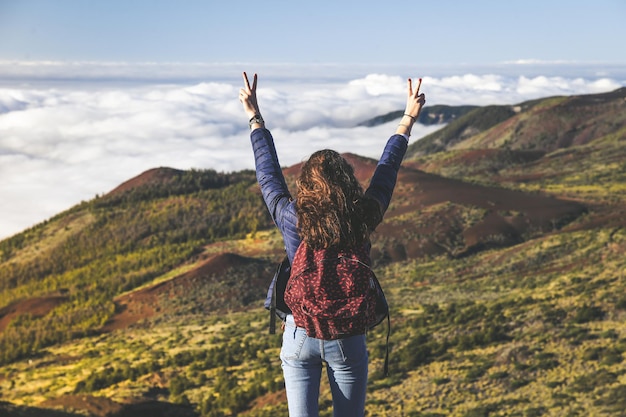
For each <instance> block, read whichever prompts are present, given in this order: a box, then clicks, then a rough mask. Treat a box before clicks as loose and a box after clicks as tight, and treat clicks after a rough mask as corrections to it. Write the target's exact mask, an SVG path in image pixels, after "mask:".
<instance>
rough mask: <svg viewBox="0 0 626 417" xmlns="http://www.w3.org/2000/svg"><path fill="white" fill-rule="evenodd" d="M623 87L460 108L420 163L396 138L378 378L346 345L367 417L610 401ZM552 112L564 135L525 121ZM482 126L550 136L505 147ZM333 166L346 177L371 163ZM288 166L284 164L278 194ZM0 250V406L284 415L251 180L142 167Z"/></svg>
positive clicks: (623, 369) (619, 352) (577, 409)
mask: <svg viewBox="0 0 626 417" xmlns="http://www.w3.org/2000/svg"><path fill="white" fill-rule="evenodd" d="M623 94H624V92H623V90H618V91H616V92H614V93H611V94H607V95H592V96H580V97H565V98H549V99H545V100H537V101H534V102H530V103H526V104H524V105H520V106H512V107H510V108H509V109H508V110H506V109H505V110H506V111H503V112H500V111H495V112H494V109H492V108H483V109H482V110H483V111H484V112H486V114H487V115H488V117H485V118H483V119H480V118H479V117H478V116H477V115H478V114H480V113H479V112H477V110H480V109H474V110H470V111H469V112H468V113H466V114H465V115H462V116H459V117H458V118H457V120H456V121H453V122H451V123H450V124H449V125H448V127H450V129H451V130H447V132H448V133H449V132H451V131H457V132H459V131H460V132H462V134H461V135H456V136H454V135H451V136H450V137H451V140H450V141H443V142H441V141H440V142H437V146H439V147H440V149H439V148H438V149H437V151H436V152H434V151H428V152H425V151H420V150H419V149H418V147H419V146H423V145H420V142H421V141H418V142H416V143H415V144H414V145H412V146H411V148H410V149H411V151H410V154H409V155H407V158H406V160H405V163H404V164H403V168H402V169H401V172H400V175H399V179H398V185H397V188H396V191H395V193H394V199H393V200H392V204H391V206H390V208H389V211H388V212H387V214H386V216H385V220H384V222H383V224H381V226H379V228H378V229H377V230H376V232H375V233H374V235H373V237H372V241H373V242H372V243H373V257H374V262H375V267H376V270H377V273H378V274H379V278H381V281H382V282H383V286H384V287H385V289H386V291H387V294H388V297H389V300H390V302H391V305H392V310H393V311H392V313H393V316H392V321H393V332H392V338H391V346H392V356H391V368H392V375H391V377H389V378H385V377H384V376H383V375H382V374H381V372H380V368H381V362H382V360H381V358H382V356H383V352H384V347H385V343H384V336H383V331H382V330H381V331H378V329H376V330H375V331H373V332H372V333H371V334H370V335H368V340H369V347H370V351H371V373H370V375H371V377H370V395H369V396H368V404H367V410H368V413H369V414H371V415H385V414H387V415H390V414H396V412H397V411H398V410H403V411H402V412H405V414H410V413H411V414H414V415H420V413H421V414H426V415H453V416H469V415H489V414H494V415H496V414H499V415H563V414H565V415H568V414H570V415H615V412H621V411H620V410H623V409H624V406H626V404H624V402H623V398H624V396H623V395H622V394H623V392H626V391H624V390H625V388H624V384H623V382H622V379H621V378H622V376H623V375H626V365H625V361H624V355H625V354H626V328H625V327H624V325H623V323H624V320H623V317H624V314H626V298H624V296H623V294H624V293H625V292H626V281H624V271H625V270H626V264H625V262H626V261H625V260H624V256H623V253H624V252H625V251H626V232H625V231H624V219H625V218H626V216H624V215H623V210H624V209H623V207H624V205H623V203H624V201H625V200H626V190H624V188H623V187H624V184H626V178H624V175H626V174H625V173H624V164H623V162H622V161H624V159H620V158H621V156H622V155H624V148H625V141H624V133H623V132H624V125H623V112H622V110H623V107H620V106H623V104H620V103H623ZM581 97H582V98H581ZM619 100H622V101H621V102H620V101H619ZM563 106H565V107H563ZM568 106H571V109H574V108H576V106H583V108H584V110H582V111H580V112H575V111H573V110H571V111H570V110H568V109H570V107H568ZM594 106H598V109H595V107H594ZM516 107H519V109H518V108H516ZM540 109H543V111H541V112H540V111H539V110H540ZM473 112H477V113H475V115H474V116H472V117H476V119H465V121H464V122H463V123H469V125H464V126H465V127H464V128H461V129H459V128H458V126H457V127H456V128H455V127H454V126H453V125H454V124H455V123H457V122H462V121H463V119H464V118H466V117H469V116H470V115H471V114H472V113H473ZM583 113H588V114H593V115H595V116H594V117H597V119H596V123H597V124H600V126H589V125H587V124H585V123H586V122H585V121H584V120H582V118H583ZM604 113H610V114H612V118H610V119H609V118H604V115H603V114H604ZM568 115H575V116H576V118H580V119H579V120H578V122H576V121H568V123H572V126H575V125H576V123H578V124H579V125H580V126H581V130H583V131H585V132H587V133H586V134H585V135H582V136H580V137H579V136H575V135H574V136H568V137H566V138H565V137H559V136H558V134H559V132H560V129H557V130H558V132H556V131H554V130H550V129H553V127H552V128H549V127H546V128H545V129H544V128H542V127H541V124H542V123H546V124H547V125H548V126H552V125H553V124H554V123H556V122H553V120H561V119H567V117H568ZM468 120H469V121H470V122H468ZM528 120H533V121H532V124H536V125H537V126H535V129H527V128H525V127H524V126H526V124H527V123H530V122H528ZM467 126H470V127H471V128H469V129H468V128H467ZM516 126H520V127H516ZM448 127H446V128H444V129H442V130H441V131H440V134H442V135H443V134H444V133H445V129H448ZM453 128H454V129H453ZM455 129H456V130H455ZM493 129H495V130H493ZM574 130H575V129H574ZM496 131H498V132H501V133H500V134H502V135H503V136H502V137H503V138H504V137H505V136H506V135H507V134H508V133H506V132H515V131H518V132H526V133H525V134H527V135H530V133H531V132H532V131H535V132H539V133H540V132H542V131H548V132H556V133H555V134H554V136H546V138H544V139H541V138H539V137H537V138H533V137H531V136H528V137H526V136H524V137H521V136H520V137H519V140H520V144H519V145H517V142H516V141H517V140H518V137H517V136H515V135H512V136H510V138H509V139H507V140H505V139H502V140H497V139H494V138H496V137H497V134H496V133H495V132H496ZM490 132H491V133H490ZM589 132H591V133H589ZM448 133H445V134H446V135H447V134H448ZM539 133H538V134H539ZM489 135H493V136H489ZM546 135H549V134H546ZM488 136H489V138H490V139H488V140H487V139H483V138H486V137H488ZM547 138H550V140H548V139H547ZM425 143H427V142H425ZM522 143H525V145H522ZM532 143H535V144H537V145H536V146H534V147H532V146H531V145H530V144H532ZM442 144H443V145H442ZM470 144H471V146H470ZM382 145H383V144H382V143H381V147H382ZM539 145H541V146H539ZM442 146H443V147H442ZM416 149H417V150H416ZM345 157H346V158H347V159H348V160H350V161H351V162H352V163H353V165H354V166H355V171H356V174H357V176H358V178H359V179H360V180H361V181H363V182H364V184H366V182H367V179H368V178H369V176H370V175H371V173H372V172H373V170H374V167H375V161H373V160H371V159H367V158H363V157H360V156H358V155H354V154H346V155H345ZM504 157H506V158H504ZM507 158H508V159H507ZM581 168H584V171H583V170H581ZM299 169H300V166H299V165H295V166H292V167H288V168H286V169H285V170H284V172H285V175H286V177H287V182H288V183H289V184H293V183H294V181H295V176H296V175H297V173H298V172H299ZM577 171H578V172H577ZM583 172H584V174H583ZM0 252H1V256H0V291H1V293H0V294H1V296H2V297H1V298H0V323H2V326H3V329H2V330H0V363H1V366H0V392H1V393H2V398H3V400H4V401H8V402H10V403H0V412H3V411H7V412H9V411H10V412H11V413H14V414H17V415H32V413H40V414H39V415H44V414H42V413H44V411H46V410H49V411H50V413H49V414H50V415H74V411H73V410H82V413H83V414H90V415H105V414H107V413H109V414H110V415H116V414H115V413H116V412H121V410H123V409H127V410H130V409H131V408H132V409H133V410H139V409H140V408H141V406H135V404H139V405H141V404H161V405H164V406H163V407H161V409H162V410H163V413H162V414H159V411H158V410H157V411H155V410H154V409H152V408H151V412H152V413H153V414H151V415H155V416H159V415H166V414H167V412H173V410H174V409H175V410H178V411H180V412H184V413H188V414H190V415H203V416H226V415H248V416H249V417H255V416H256V417H261V416H265V415H281V414H285V412H286V409H285V404H284V387H283V386H282V383H281V381H282V378H281V376H280V364H279V363H278V359H277V358H278V346H279V345H280V340H279V337H280V335H276V336H270V335H267V313H266V312H265V311H264V310H263V308H262V300H263V298H264V297H265V293H266V287H267V283H268V281H269V279H270V278H271V275H272V272H273V268H274V265H275V264H276V263H277V261H278V260H280V259H281V257H282V256H283V254H284V251H283V249H282V243H281V240H280V236H279V235H278V234H277V232H276V231H275V228H274V227H273V225H272V223H271V219H270V218H269V216H268V214H267V210H266V209H265V207H264V205H263V202H262V200H261V196H260V193H259V190H258V186H257V185H256V180H255V177H254V173H253V172H250V171H242V172H238V173H231V174H223V173H221V174H220V173H216V172H214V171H211V170H193V171H179V170H173V169H169V168H157V169H155V170H150V171H148V172H146V173H144V174H142V175H140V176H138V177H137V178H133V179H131V180H129V181H127V182H126V183H124V184H122V185H121V186H120V187H118V188H117V189H115V190H114V191H112V192H111V193H109V194H106V195H104V196H101V197H98V198H96V199H94V200H91V201H88V202H84V203H81V204H79V205H77V206H76V207H74V208H72V209H70V210H68V211H67V212H64V213H61V214H59V215H57V216H55V217H54V218H52V219H50V220H49V221H47V222H44V223H42V224H40V225H37V226H35V227H34V228H31V229H29V230H26V231H24V232H23V233H20V234H18V235H16V236H14V237H12V238H10V239H6V240H4V241H2V242H0ZM44 301H45V302H44ZM416 393H419V395H416ZM321 395H322V402H321V404H322V410H323V412H324V413H329V412H330V411H329V407H330V405H329V404H330V402H329V392H328V390H323V391H322V393H321ZM103 398H106V399H108V400H106V401H105V400H102V399H103ZM105 402H106V403H107V404H108V405H106V407H108V408H107V410H108V411H97V410H96V409H97V408H98V407H100V406H101V405H102V404H104V403H105ZM124 404H127V405H128V406H124ZM166 404H175V405H176V406H175V407H174V406H173V405H172V407H169V408H168V407H165V405H166ZM131 405H132V406H131ZM102 406H103V407H104V406H105V405H102ZM106 407H105V408H106ZM56 408H62V409H63V410H65V411H58V410H52V409H56ZM157 408H158V407H157ZM167 410H169V411H167ZM616 410H617V411H616ZM46 412H47V411H46ZM20 413H21V414H20ZM29 413H30V414H29ZM137 415H140V414H137Z"/></svg>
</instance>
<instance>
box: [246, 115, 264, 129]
mask: <svg viewBox="0 0 626 417" xmlns="http://www.w3.org/2000/svg"><path fill="white" fill-rule="evenodd" d="M255 123H260V124H263V123H265V120H263V118H262V117H261V115H260V114H255V115H254V116H253V117H252V119H250V121H249V122H248V126H250V129H252V125H253V124H255Z"/></svg>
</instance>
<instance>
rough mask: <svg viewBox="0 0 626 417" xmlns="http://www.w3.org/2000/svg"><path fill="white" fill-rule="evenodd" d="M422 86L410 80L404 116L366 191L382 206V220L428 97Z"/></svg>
mask: <svg viewBox="0 0 626 417" xmlns="http://www.w3.org/2000/svg"><path fill="white" fill-rule="evenodd" d="M421 84H422V79H421V78H420V79H419V81H418V84H417V87H416V88H415V89H414V88H413V82H412V81H411V79H410V78H409V80H408V86H407V100H406V107H405V110H404V115H403V116H402V120H401V121H400V124H399V125H398V128H397V129H396V134H395V135H393V136H391V138H389V140H388V141H387V144H386V145H385V149H384V150H383V153H382V156H381V157H380V160H379V161H378V165H377V166H376V171H374V175H373V176H372V179H371V181H370V185H369V187H368V188H367V190H366V191H365V194H366V195H367V196H368V197H371V198H374V199H375V200H377V201H378V203H379V204H380V211H381V220H382V215H384V213H385V211H387V208H388V207H389V203H390V202H391V196H392V195H393V189H394V188H395V186H396V180H397V178H398V172H399V170H400V164H401V163H402V159H403V158H404V154H405V153H406V150H407V147H408V139H409V136H410V135H411V128H412V127H413V124H414V123H415V122H416V121H417V118H418V117H419V115H420V112H421V111H422V107H423V106H424V103H425V102H426V96H424V94H420V92H419V89H420V86H421Z"/></svg>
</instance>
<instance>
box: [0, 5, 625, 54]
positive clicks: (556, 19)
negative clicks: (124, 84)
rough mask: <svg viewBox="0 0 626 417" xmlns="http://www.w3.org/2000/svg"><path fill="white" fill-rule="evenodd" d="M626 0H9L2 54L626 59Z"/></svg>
mask: <svg viewBox="0 0 626 417" xmlns="http://www.w3.org/2000/svg"><path fill="white" fill-rule="evenodd" d="M625 21H626V1H624V0H594V1H581V0H526V1H505V0H477V1H471V2H469V1H457V0H454V1H453V0H429V1H419V0H411V1H395V0H385V1H381V0H358V1H352V0H345V1H341V0H316V1H307V2H304V1H294V0H284V1H282V0H274V1H272V0H266V1H249V0H238V1H230V0H228V1H227V0H223V1H218V0H206V1H198V0H183V1H174V0H170V1H163V0H103V1H86V0H0V59H4V60H53V61H57V60H66V61H67V60H70V61H76V60H78V61H85V60H88V61H125V62H222V63H228V62H251V63H277V62H281V63H365V64H367V63H383V62H396V63H403V64H404V63H406V64H420V63H430V64H492V63H500V62H508V61H517V60H522V59H525V60H530V59H533V60H540V61H568V62H594V63H597V62H604V63H616V62H617V63H623V62H624V61H626V54H625V53H624V52H623V51H624V46H623V41H624V39H626V24H624V22H625Z"/></svg>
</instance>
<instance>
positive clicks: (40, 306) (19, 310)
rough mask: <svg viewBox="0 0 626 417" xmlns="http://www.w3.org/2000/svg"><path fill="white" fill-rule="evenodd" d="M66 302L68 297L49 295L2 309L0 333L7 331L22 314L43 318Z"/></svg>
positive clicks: (18, 302)
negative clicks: (12, 321) (12, 322)
mask: <svg viewBox="0 0 626 417" xmlns="http://www.w3.org/2000/svg"><path fill="white" fill-rule="evenodd" d="M65 301H67V296H64V295H49V296H45V297H34V298H29V299H26V300H20V301H16V302H14V303H11V304H9V305H8V306H6V307H3V308H0V331H3V330H4V329H6V327H7V326H8V325H9V323H10V322H11V320H13V319H14V318H16V317H18V316H20V315H22V314H30V315H31V316H33V317H43V316H45V315H46V314H48V313H49V312H51V311H52V310H53V309H54V308H55V307H56V306H58V305H60V304H63V303H64V302H65Z"/></svg>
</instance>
